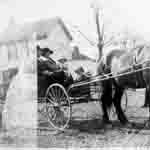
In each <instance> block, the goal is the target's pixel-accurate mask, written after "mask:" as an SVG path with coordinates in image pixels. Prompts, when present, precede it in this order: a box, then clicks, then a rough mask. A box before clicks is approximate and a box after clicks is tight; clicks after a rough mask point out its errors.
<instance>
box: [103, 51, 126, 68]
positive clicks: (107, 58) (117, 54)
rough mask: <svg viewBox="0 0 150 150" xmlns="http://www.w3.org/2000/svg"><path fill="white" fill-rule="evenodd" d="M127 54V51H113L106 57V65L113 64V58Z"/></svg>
mask: <svg viewBox="0 0 150 150" xmlns="http://www.w3.org/2000/svg"><path fill="white" fill-rule="evenodd" d="M125 52H126V50H125V49H112V50H111V51H110V52H109V53H108V54H107V55H106V56H105V57H106V58H105V65H106V66H109V65H110V64H111V61H112V58H113V57H114V56H115V57H119V56H120V55H122V54H124V53H125Z"/></svg>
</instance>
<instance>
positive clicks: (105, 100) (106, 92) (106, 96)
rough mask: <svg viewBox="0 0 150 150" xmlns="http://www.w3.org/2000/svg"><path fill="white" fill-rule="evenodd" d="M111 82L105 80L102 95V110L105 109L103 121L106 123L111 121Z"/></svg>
mask: <svg viewBox="0 0 150 150" xmlns="http://www.w3.org/2000/svg"><path fill="white" fill-rule="evenodd" d="M110 86H111V83H110V82H109V81H105V82H103V83H102V88H103V91H102V96H101V99H100V100H101V103H102V111H103V121H104V123H110V120H109V116H108V112H107V109H108V108H109V107H110V105H111V102H110V101H112V95H111V92H112V91H111V90H112V89H111V87H110Z"/></svg>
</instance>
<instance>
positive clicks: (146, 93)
mask: <svg viewBox="0 0 150 150" xmlns="http://www.w3.org/2000/svg"><path fill="white" fill-rule="evenodd" d="M148 100H149V91H148V90H147V88H146V90H145V100H144V105H143V106H142V107H147V106H148V103H149V102H148Z"/></svg>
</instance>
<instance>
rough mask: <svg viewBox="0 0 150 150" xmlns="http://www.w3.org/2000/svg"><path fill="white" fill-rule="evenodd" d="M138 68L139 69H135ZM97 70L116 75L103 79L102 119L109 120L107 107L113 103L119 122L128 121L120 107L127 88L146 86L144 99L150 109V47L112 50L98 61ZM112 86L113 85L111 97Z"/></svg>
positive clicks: (124, 122)
mask: <svg viewBox="0 0 150 150" xmlns="http://www.w3.org/2000/svg"><path fill="white" fill-rule="evenodd" d="M139 69H140V71H137V70H139ZM97 71H98V73H99V74H101V73H102V72H103V73H110V75H109V76H116V77H115V78H112V79H109V80H106V81H103V94H102V97H101V100H102V108H103V112H104V115H103V119H104V120H106V121H109V117H108V114H107V108H108V107H110V104H112V103H114V106H115V108H116V112H117V115H118V119H119V120H120V122H121V123H122V124H126V123H128V119H127V117H126V116H125V114H124V112H123V110H122V108H121V98H122V95H123V93H124V90H125V89H127V88H133V89H137V88H146V92H145V100H146V101H147V103H148V106H149V110H150V47H148V46H140V47H137V48H135V49H132V50H130V51H127V50H112V51H111V52H109V53H108V55H107V56H106V59H105V61H103V60H101V61H100V62H99V63H98V70H97ZM131 72H132V73H131ZM112 86H115V94H114V97H113V98H112ZM149 120H150V117H149Z"/></svg>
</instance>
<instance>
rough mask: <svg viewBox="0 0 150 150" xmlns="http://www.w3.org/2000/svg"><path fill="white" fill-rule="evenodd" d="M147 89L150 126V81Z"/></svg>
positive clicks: (149, 122) (149, 123) (149, 121)
mask: <svg viewBox="0 0 150 150" xmlns="http://www.w3.org/2000/svg"><path fill="white" fill-rule="evenodd" d="M146 91H147V93H146V94H147V95H146V97H147V105H148V108H149V119H148V126H149V127H150V82H149V84H147V85H146Z"/></svg>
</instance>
